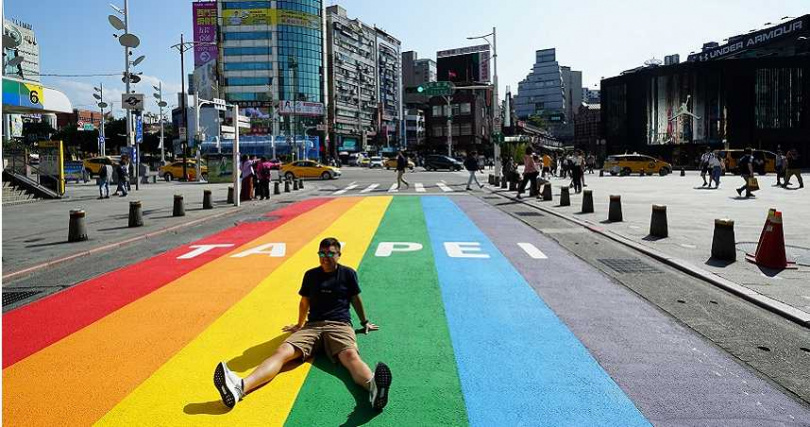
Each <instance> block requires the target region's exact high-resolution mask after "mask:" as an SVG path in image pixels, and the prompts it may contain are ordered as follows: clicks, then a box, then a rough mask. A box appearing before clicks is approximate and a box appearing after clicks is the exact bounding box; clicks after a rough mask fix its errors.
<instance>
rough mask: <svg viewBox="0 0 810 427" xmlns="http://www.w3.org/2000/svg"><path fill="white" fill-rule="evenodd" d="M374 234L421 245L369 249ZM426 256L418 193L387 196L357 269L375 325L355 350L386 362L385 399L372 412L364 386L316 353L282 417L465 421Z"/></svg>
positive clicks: (307, 422)
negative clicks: (383, 251) (387, 251)
mask: <svg viewBox="0 0 810 427" xmlns="http://www.w3.org/2000/svg"><path fill="white" fill-rule="evenodd" d="M336 237H338V238H340V236H336ZM380 242H415V243H420V244H422V245H423V248H422V250H420V251H415V252H394V253H392V254H391V256H389V257H376V256H375V255H374V254H375V252H376V250H377V246H378V245H379V243H380ZM433 259H434V258H433V250H432V248H431V245H430V238H429V236H428V232H427V225H426V224H425V217H424V214H423V213H422V206H421V202H420V200H419V198H418V197H396V198H394V200H393V201H392V202H391V204H390V205H389V207H388V210H387V211H386V214H385V217H383V220H382V222H381V224H380V227H379V228H378V229H377V233H376V234H375V236H374V239H373V241H372V244H371V246H370V247H369V249H368V251H367V252H366V255H365V257H364V258H363V261H362V262H361V264H360V268H359V270H358V275H359V279H360V289H361V290H362V297H363V303H364V306H365V308H366V312H367V313H368V315H369V318H370V319H371V321H372V322H373V323H376V324H378V325H380V330H379V331H377V332H372V333H370V334H369V335H363V334H358V345H359V347H360V355H361V357H362V358H363V360H364V361H366V363H368V364H369V366H370V367H371V369H372V370H373V369H374V365H376V363H377V362H378V361H383V362H385V363H386V364H388V366H389V367H390V368H391V371H392V374H393V382H392V386H391V394H390V399H389V401H388V406H387V407H386V408H385V411H383V412H382V413H379V414H378V413H376V412H374V411H373V410H372V409H371V407H370V405H369V401H368V393H367V392H366V391H365V390H363V389H361V388H360V386H358V385H356V384H354V382H353V381H352V379H351V377H350V375H349V373H348V371H347V370H346V369H345V368H344V367H342V366H340V365H339V362H338V364H332V363H331V362H329V359H328V358H327V357H326V356H325V355H323V354H320V355H319V356H318V357H316V359H315V361H314V362H313V369H312V370H311V371H310V372H309V376H308V377H307V379H306V381H305V382H304V385H303V387H302V388H301V391H300V393H299V395H298V398H297V399H296V402H295V405H293V409H292V411H291V412H290V415H289V417H288V418H287V422H286V425H288V426H316V425H318V426H321V425H323V426H334V425H362V424H365V423H368V425H388V426H405V425H425V426H428V425H441V426H453V425H465V426H466V425H467V424H468V422H467V412H466V408H465V406H464V398H463V395H462V392H461V382H460V381H459V378H458V371H457V369H456V362H455V356H454V354H453V347H452V344H451V341H450V333H449V331H448V328H447V323H446V318H445V314H444V306H443V304H442V297H441V292H440V290H439V280H438V276H437V274H436V267H435V265H434V263H433ZM352 316H353V319H354V320H353V322H354V324H355V327H358V328H359V321H358V319H357V317H356V314H355V313H354V312H352Z"/></svg>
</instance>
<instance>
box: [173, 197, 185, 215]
mask: <svg viewBox="0 0 810 427" xmlns="http://www.w3.org/2000/svg"><path fill="white" fill-rule="evenodd" d="M172 216H186V207H185V204H184V203H183V195H182V194H175V195H174V209H173V210H172Z"/></svg>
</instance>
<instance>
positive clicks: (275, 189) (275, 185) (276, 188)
mask: <svg viewBox="0 0 810 427" xmlns="http://www.w3.org/2000/svg"><path fill="white" fill-rule="evenodd" d="M279 182H280V181H279ZM279 182H274V183H273V194H275V195H279V194H281V190H280V189H279V187H280V185H279Z"/></svg>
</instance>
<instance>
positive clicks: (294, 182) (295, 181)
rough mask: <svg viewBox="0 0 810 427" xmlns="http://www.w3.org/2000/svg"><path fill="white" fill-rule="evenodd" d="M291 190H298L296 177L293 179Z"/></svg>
mask: <svg viewBox="0 0 810 427" xmlns="http://www.w3.org/2000/svg"><path fill="white" fill-rule="evenodd" d="M293 191H298V180H297V179H294V180H293Z"/></svg>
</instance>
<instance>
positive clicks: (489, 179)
mask: <svg viewBox="0 0 810 427" xmlns="http://www.w3.org/2000/svg"><path fill="white" fill-rule="evenodd" d="M487 182H488V183H489V185H493V184H495V176H493V175H492V174H489V175H488V176H487Z"/></svg>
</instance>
